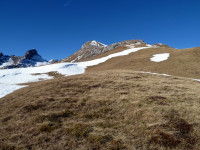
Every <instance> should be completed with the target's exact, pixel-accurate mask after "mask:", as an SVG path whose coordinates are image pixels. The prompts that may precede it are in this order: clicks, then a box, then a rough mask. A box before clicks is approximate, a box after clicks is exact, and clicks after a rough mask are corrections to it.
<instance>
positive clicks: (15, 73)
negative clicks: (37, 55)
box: [0, 46, 151, 98]
mask: <svg viewBox="0 0 200 150" xmlns="http://www.w3.org/2000/svg"><path fill="white" fill-rule="evenodd" d="M150 47H151V46H149V47H140V48H134V47H131V48H130V49H128V50H124V51H122V52H118V53H114V54H111V55H108V56H106V57H102V58H99V59H95V60H91V61H86V62H78V63H57V64H51V65H46V66H40V67H29V68H15V69H4V70H0V98H1V97H4V96H6V95H7V94H10V93H12V92H13V91H15V90H17V89H20V88H23V87H24V86H21V85H18V84H22V83H28V82H37V81H39V80H41V79H42V80H47V79H53V77H52V76H49V75H47V74H46V73H48V72H58V73H60V74H62V75H66V76H69V75H76V74H82V73H84V72H85V69H86V68H87V67H89V66H94V65H98V64H100V63H103V62H105V61H107V60H108V59H110V58H113V57H118V56H124V55H128V54H130V53H133V52H137V51H139V50H142V49H147V48H150Z"/></svg>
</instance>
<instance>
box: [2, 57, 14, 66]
mask: <svg viewBox="0 0 200 150" xmlns="http://www.w3.org/2000/svg"><path fill="white" fill-rule="evenodd" d="M13 64H14V61H13V60H12V59H11V58H10V59H9V60H8V62H5V63H3V64H2V65H1V66H0V68H2V67H5V66H10V65H13Z"/></svg>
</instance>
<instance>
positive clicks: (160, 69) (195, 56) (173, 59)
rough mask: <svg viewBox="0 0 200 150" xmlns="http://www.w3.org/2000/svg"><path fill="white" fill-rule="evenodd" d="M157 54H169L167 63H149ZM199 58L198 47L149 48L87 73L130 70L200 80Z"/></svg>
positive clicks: (199, 49)
mask: <svg viewBox="0 0 200 150" xmlns="http://www.w3.org/2000/svg"><path fill="white" fill-rule="evenodd" d="M159 53H170V54H171V56H170V57H169V59H168V60H167V61H163V62H159V63H157V62H151V61H150V58H151V57H152V55H154V54H159ZM199 56H200V47H197V48H190V49H182V50H178V49H173V48H167V47H163V48H149V49H144V50H140V51H138V52H136V53H131V54H129V55H127V56H121V57H115V58H112V59H110V60H108V61H106V62H105V63H102V64H99V65H97V66H93V67H89V68H88V69H87V71H94V72H96V71H104V70H112V69H130V70H135V71H150V72H155V73H165V74H170V75H175V76H181V77H188V78H199V79H200V68H199V66H200V61H199Z"/></svg>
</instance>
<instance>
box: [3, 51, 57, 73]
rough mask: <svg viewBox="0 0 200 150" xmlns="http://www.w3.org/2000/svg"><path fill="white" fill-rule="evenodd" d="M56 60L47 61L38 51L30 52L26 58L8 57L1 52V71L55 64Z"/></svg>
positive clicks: (26, 54)
mask: <svg viewBox="0 0 200 150" xmlns="http://www.w3.org/2000/svg"><path fill="white" fill-rule="evenodd" d="M54 62H55V60H51V61H49V62H48V61H47V60H45V59H43V58H42V57H41V56H40V55H39V54H38V53H37V51H36V49H32V50H29V51H27V52H26V53H25V55H24V56H22V57H19V56H14V55H12V56H8V55H3V53H1V52H0V69H12V68H25V67H31V66H38V65H46V64H50V63H54Z"/></svg>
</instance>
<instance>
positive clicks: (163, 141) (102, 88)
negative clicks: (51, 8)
mask: <svg viewBox="0 0 200 150" xmlns="http://www.w3.org/2000/svg"><path fill="white" fill-rule="evenodd" d="M199 90H200V84H199V82H197V81H192V80H190V79H184V78H179V77H166V76H159V75H150V74H144V73H138V72H134V71H128V70H127V71H122V70H113V71H104V72H103V71H100V72H96V73H86V74H83V75H76V76H69V77H59V78H57V79H54V80H47V81H42V82H38V83H33V84H31V85H30V86H29V87H27V88H24V89H20V90H18V91H16V92H14V93H13V94H11V95H8V96H6V97H4V98H2V99H0V107H1V108H2V109H1V111H0V127H1V128H0V134H1V135H3V136H1V137H0V141H1V144H0V149H169V148H170V149H198V146H199V144H200V141H199V138H198V135H199V134H200V125H199V123H200V122H199V120H200V118H199V116H200V115H199V114H200V110H199V109H198V108H199V107H200V104H199V98H200V91H199ZM33 95H34V96H33Z"/></svg>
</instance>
